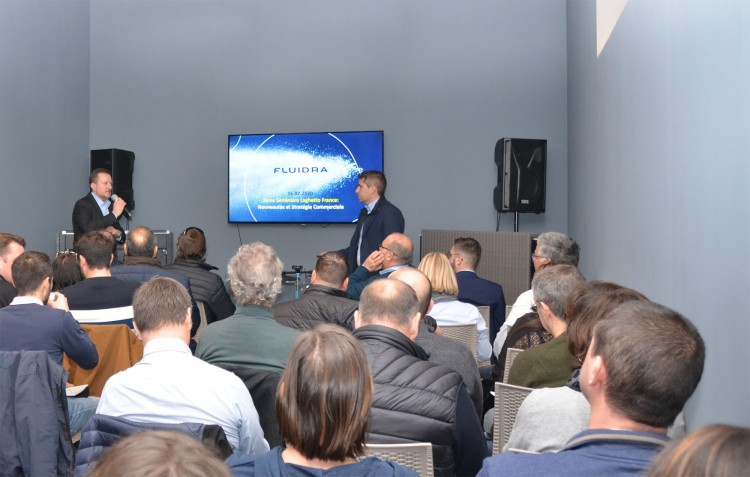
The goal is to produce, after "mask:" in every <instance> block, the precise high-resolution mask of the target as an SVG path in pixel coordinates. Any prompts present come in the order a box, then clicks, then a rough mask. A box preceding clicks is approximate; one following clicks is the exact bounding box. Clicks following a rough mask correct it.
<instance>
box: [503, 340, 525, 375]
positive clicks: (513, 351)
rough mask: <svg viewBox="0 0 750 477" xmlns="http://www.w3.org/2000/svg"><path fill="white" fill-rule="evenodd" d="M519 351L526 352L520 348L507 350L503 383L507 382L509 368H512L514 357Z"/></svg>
mask: <svg viewBox="0 0 750 477" xmlns="http://www.w3.org/2000/svg"><path fill="white" fill-rule="evenodd" d="M521 351H526V350H523V349H520V348H508V350H507V351H506V353H505V371H504V374H503V382H504V383H507V382H508V376H510V368H511V366H513V361H515V360H516V356H518V355H519V354H520V353H521Z"/></svg>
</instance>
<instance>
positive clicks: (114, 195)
mask: <svg viewBox="0 0 750 477" xmlns="http://www.w3.org/2000/svg"><path fill="white" fill-rule="evenodd" d="M110 198H111V199H112V200H113V201H115V200H117V199H119V198H120V197H119V196H118V195H117V194H112V195H111V196H110ZM122 213H123V215H125V217H127V218H128V220H133V216H132V215H131V214H130V211H129V210H128V208H127V207H125V208H124V209H122Z"/></svg>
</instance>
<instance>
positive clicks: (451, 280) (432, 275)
mask: <svg viewBox="0 0 750 477" xmlns="http://www.w3.org/2000/svg"><path fill="white" fill-rule="evenodd" d="M419 271H420V272H422V273H424V274H425V275H427V278H429V279H430V283H432V291H433V292H434V293H445V294H446V295H453V296H458V282H457V281H456V272H454V271H453V267H451V262H450V260H448V256H447V255H445V254H444V253H439V252H430V253H428V254H427V255H425V256H424V257H423V258H422V261H421V262H419Z"/></svg>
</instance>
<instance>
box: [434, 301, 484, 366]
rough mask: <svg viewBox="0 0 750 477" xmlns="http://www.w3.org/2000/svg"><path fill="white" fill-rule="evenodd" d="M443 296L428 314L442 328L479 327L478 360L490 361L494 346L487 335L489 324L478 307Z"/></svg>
mask: <svg viewBox="0 0 750 477" xmlns="http://www.w3.org/2000/svg"><path fill="white" fill-rule="evenodd" d="M446 297H447V296H444V295H441V297H440V298H437V301H435V304H434V305H433V306H432V308H431V309H430V311H429V312H428V313H427V314H428V315H430V316H431V317H433V318H435V321H437V324H438V325H440V326H450V325H468V324H476V325H477V360H479V361H484V360H486V359H490V355H491V354H492V345H491V344H490V337H489V335H488V334H487V323H485V322H484V318H482V314H481V313H479V310H478V309H477V307H476V306H474V305H471V304H469V303H463V302H460V301H458V300H457V299H456V298H455V297H454V298H452V299H450V298H448V299H446Z"/></svg>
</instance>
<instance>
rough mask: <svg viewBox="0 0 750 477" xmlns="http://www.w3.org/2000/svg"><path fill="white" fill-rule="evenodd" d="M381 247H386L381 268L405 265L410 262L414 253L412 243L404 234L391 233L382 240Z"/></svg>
mask: <svg viewBox="0 0 750 477" xmlns="http://www.w3.org/2000/svg"><path fill="white" fill-rule="evenodd" d="M383 248H385V249H387V251H388V253H387V254H386V257H385V261H384V263H383V268H389V267H394V266H396V265H405V264H407V263H409V262H411V258H412V255H414V244H413V243H412V241H411V239H410V238H409V237H407V236H406V235H404V234H400V233H392V234H390V235H389V236H387V237H386V238H385V240H383Z"/></svg>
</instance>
